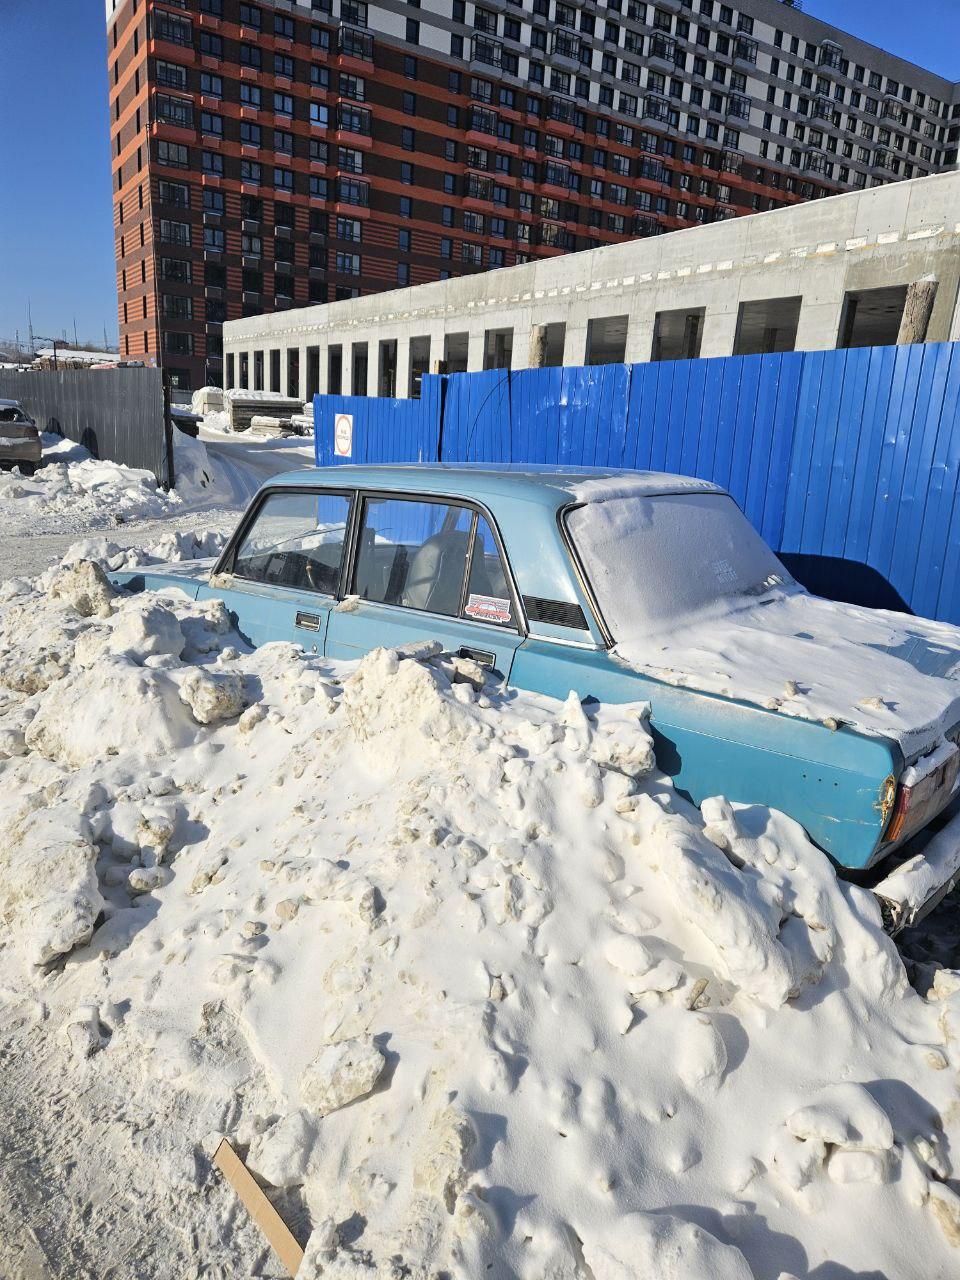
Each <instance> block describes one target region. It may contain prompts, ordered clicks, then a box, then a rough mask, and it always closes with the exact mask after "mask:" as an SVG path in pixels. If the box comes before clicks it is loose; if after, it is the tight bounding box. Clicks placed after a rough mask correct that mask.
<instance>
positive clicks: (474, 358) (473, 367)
mask: <svg viewBox="0 0 960 1280" xmlns="http://www.w3.org/2000/svg"><path fill="white" fill-rule="evenodd" d="M485 340H486V330H485V329H483V328H481V329H479V330H477V329H471V330H470V345H469V346H468V348H467V373H479V371H480V370H481V369H482V368H483V345H484V342H485Z"/></svg>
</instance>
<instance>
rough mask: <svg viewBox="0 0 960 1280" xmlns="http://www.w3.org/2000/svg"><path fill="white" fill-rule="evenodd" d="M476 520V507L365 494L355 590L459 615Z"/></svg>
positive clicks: (377, 599)
mask: <svg viewBox="0 0 960 1280" xmlns="http://www.w3.org/2000/svg"><path fill="white" fill-rule="evenodd" d="M472 523H473V512H472V511H470V510H469V509H468V508H467V507H461V506H456V505H454V504H451V503H445V502H417V501H415V500H413V499H406V498H367V500H366V501H365V502H364V510H363V520H362V522H361V526H360V540H359V545H358V547H357V567H356V571H355V573H354V583H353V590H354V592H355V593H356V594H357V595H358V596H360V597H361V599H363V600H370V601H375V602H377V603H379V604H393V605H401V606H403V607H404V608H407V609H422V610H425V611H426V612H428V613H441V614H444V615H445V616H447V617H451V618H455V617H457V616H458V615H459V613H460V605H461V601H462V599H463V589H464V580H465V578H466V573H467V554H468V552H469V549H470V530H471V526H472Z"/></svg>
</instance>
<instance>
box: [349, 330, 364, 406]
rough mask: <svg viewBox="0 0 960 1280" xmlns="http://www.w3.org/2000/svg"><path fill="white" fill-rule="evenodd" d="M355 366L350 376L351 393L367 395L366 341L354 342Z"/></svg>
mask: <svg viewBox="0 0 960 1280" xmlns="http://www.w3.org/2000/svg"><path fill="white" fill-rule="evenodd" d="M352 363H353V368H352V371H351V378H350V390H351V394H352V395H355V396H365V395H366V394H367V364H368V359H367V344H366V343H365V342H355V343H354V344H353V362H352Z"/></svg>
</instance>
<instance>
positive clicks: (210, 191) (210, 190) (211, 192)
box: [203, 187, 226, 217]
mask: <svg viewBox="0 0 960 1280" xmlns="http://www.w3.org/2000/svg"><path fill="white" fill-rule="evenodd" d="M225 210H226V200H225V199H224V195H223V192H222V191H217V190H216V189H215V188H214V187H204V189H203V211H204V213H215V214H217V215H218V216H221V217H222V216H223V214H224V212H225Z"/></svg>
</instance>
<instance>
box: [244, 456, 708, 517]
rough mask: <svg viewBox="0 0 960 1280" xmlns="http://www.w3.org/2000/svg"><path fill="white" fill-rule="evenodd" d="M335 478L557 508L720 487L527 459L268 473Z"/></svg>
mask: <svg viewBox="0 0 960 1280" xmlns="http://www.w3.org/2000/svg"><path fill="white" fill-rule="evenodd" d="M311 484H335V485H338V486H341V485H342V486H345V487H348V488H355V487H356V488H366V489H387V490H396V491H397V492H403V493H411V492H414V493H416V492H421V493H437V494H445V495H449V496H451V497H455V496H463V497H465V498H474V499H477V500H478V501H481V502H482V501H487V502H491V503H492V502H494V501H496V500H498V499H500V500H503V499H507V500H510V501H521V502H533V503H536V504H538V505H541V506H547V507H551V508H553V509H557V508H558V507H565V506H568V505H569V504H570V503H572V502H602V501H605V500H609V499H611V498H622V497H653V496H656V495H661V494H667V493H687V492H691V493H722V492H723V490H721V489H719V488H718V487H717V486H716V485H714V484H711V483H710V482H709V481H707V480H697V479H695V478H694V477H692V476H679V475H670V474H668V473H666V472H659V471H628V470H626V469H622V470H615V469H612V468H604V467H556V466H541V465H537V464H532V463H499V464H492V463H479V464H464V463H459V464H449V463H439V462H432V463H426V462H419V463H407V464H402V463H398V464H393V465H390V466H379V465H354V464H348V463H343V464H341V465H339V466H332V467H312V468H310V469H309V470H304V471H292V472H291V471H288V472H283V473H282V474H280V475H278V476H274V477H273V478H272V479H271V480H270V481H268V482H267V484H266V485H265V486H264V488H267V487H270V486H275V485H311Z"/></svg>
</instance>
